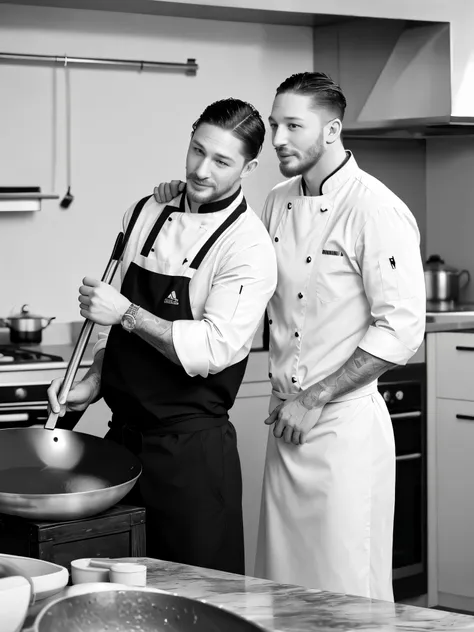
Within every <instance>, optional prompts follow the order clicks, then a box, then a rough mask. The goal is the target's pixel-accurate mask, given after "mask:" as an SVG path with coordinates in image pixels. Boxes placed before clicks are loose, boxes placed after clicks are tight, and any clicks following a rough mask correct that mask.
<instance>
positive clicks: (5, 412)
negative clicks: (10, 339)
mask: <svg viewBox="0 0 474 632" xmlns="http://www.w3.org/2000/svg"><path fill="white" fill-rule="evenodd" d="M65 366H66V365H65V362H64V360H63V358H62V357H60V356H58V355H55V354H49V353H44V352H42V351H39V350H37V349H32V348H27V347H19V346H16V345H0V429H2V428H27V427H32V426H41V427H44V424H45V422H46V420H47V418H48V396H47V390H48V387H49V385H50V384H51V381H52V380H53V379H54V378H56V377H64V373H65ZM79 417H80V414H79V413H67V414H66V415H65V416H64V417H62V418H61V419H60V420H59V422H58V424H57V427H58V428H65V429H68V430H72V428H73V427H74V426H75V425H76V423H77V422H78V419H79Z"/></svg>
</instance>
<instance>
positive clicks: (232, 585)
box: [23, 558, 474, 632]
mask: <svg viewBox="0 0 474 632" xmlns="http://www.w3.org/2000/svg"><path fill="white" fill-rule="evenodd" d="M127 561H132V560H131V559H130V558H127ZM133 561H138V562H140V563H143V564H146V566H147V569H148V575H147V585H148V586H149V587H153V588H159V589H161V590H166V591H169V592H172V593H175V594H177V595H180V596H183V597H191V598H193V599H200V600H205V601H206V602H207V603H210V604H214V605H216V606H220V607H222V608H226V609H228V610H230V611H232V612H234V613H236V614H238V615H240V616H242V617H244V618H246V619H248V620H250V621H253V622H254V623H256V624H258V625H259V626H261V627H262V629H263V630H266V631H268V632H310V631H311V630H316V629H317V630H318V632H334V630H345V631H349V630H350V631H352V630H358V631H362V630H367V631H368V630H370V631H371V632H382V631H383V632H385V631H386V632H389V631H390V632H392V631H395V630H400V631H404V632H416V631H418V630H429V631H430V632H436V631H438V630H439V631H444V630H450V631H454V630H466V629H469V630H470V631H471V632H472V630H474V616H469V615H462V614H454V613H451V612H445V611H441V610H435V609H429V608H418V607H415V606H407V605H404V604H394V603H388V602H384V601H377V600H370V599H363V598H361V597H351V596H348V595H339V594H335V593H329V592H322V591H317V590H309V589H305V588H302V587H299V586H290V585H285V584H275V583H273V582H269V581H265V580H261V579H256V578H253V577H243V576H241V575H232V574H230V573H222V572H218V571H213V570H208V569H204V568H197V567H193V566H185V565H183V564H175V563H172V562H163V561H160V560H155V559H151V558H133ZM66 590H67V589H66ZM56 597H57V596H56ZM53 599H54V598H53ZM44 603H46V602H40V604H42V605H44ZM38 605H39V604H37V606H38ZM37 606H35V609H36V608H37ZM35 611H36V612H37V611H38V610H35ZM32 623H33V617H32V614H31V615H30V616H29V617H28V619H27V621H26V622H25V627H24V628H23V631H24V632H26V631H27V630H31V627H30V626H31V625H32Z"/></svg>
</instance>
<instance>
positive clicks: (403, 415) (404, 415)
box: [390, 410, 421, 419]
mask: <svg viewBox="0 0 474 632" xmlns="http://www.w3.org/2000/svg"><path fill="white" fill-rule="evenodd" d="M417 417H421V410H414V411H412V412H409V413H392V414H391V415H390V419H416V418H417Z"/></svg>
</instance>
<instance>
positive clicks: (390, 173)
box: [344, 138, 427, 257]
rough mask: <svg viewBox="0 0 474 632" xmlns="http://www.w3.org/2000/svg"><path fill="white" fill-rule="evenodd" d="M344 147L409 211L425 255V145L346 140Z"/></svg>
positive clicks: (410, 141) (407, 141) (412, 142)
mask: <svg viewBox="0 0 474 632" xmlns="http://www.w3.org/2000/svg"><path fill="white" fill-rule="evenodd" d="M344 145H345V146H346V148H347V149H350V150H351V151H353V152H354V156H355V158H356V160H357V163H358V164H359V167H361V169H364V170H365V171H367V172H368V173H370V174H371V175H372V176H375V177H376V178H378V179H379V180H381V181H382V182H383V183H384V184H386V185H387V186H388V187H389V188H390V189H392V191H393V192H394V193H396V194H397V195H398V197H400V198H401V199H402V200H403V201H404V202H405V204H406V205H407V206H408V207H409V209H410V210H411V212H412V213H413V215H414V216H415V218H416V221H417V223H418V228H419V229H420V234H421V253H422V256H423V257H425V254H426V234H427V212H426V203H427V202H426V145H425V142H424V141H418V140H382V139H369V140H362V139H355V138H348V139H346V140H345V142H344Z"/></svg>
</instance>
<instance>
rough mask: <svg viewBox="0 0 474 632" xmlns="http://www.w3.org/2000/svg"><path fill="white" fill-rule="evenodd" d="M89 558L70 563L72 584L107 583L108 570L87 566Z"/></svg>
mask: <svg viewBox="0 0 474 632" xmlns="http://www.w3.org/2000/svg"><path fill="white" fill-rule="evenodd" d="M90 561H91V558H90V557H82V558H80V559H78V560H72V562H71V579H72V583H73V584H86V583H87V584H90V583H91V582H108V581H109V569H108V568H100V567H99V566H89V562H90Z"/></svg>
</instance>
